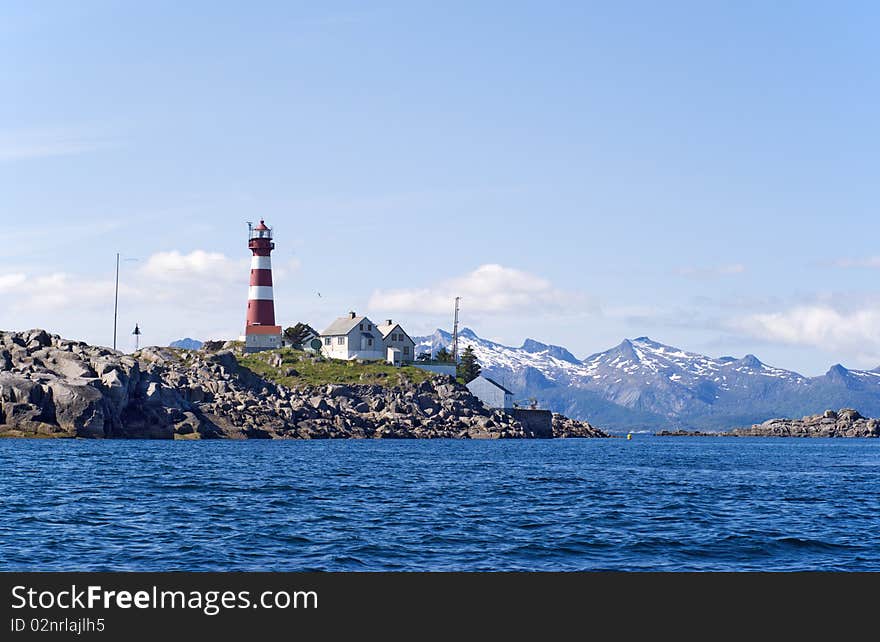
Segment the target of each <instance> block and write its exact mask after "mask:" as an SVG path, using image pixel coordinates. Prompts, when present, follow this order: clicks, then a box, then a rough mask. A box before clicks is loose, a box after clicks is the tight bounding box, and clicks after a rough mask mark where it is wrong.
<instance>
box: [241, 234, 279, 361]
mask: <svg viewBox="0 0 880 642" xmlns="http://www.w3.org/2000/svg"><path fill="white" fill-rule="evenodd" d="M248 248H249V249H250V251H251V253H252V255H253V256H252V257H251V282H250V287H249V288H248V305H247V322H246V323H245V328H244V350H245V352H257V351H259V350H274V349H278V348H280V347H281V326H277V325H275V299H274V296H273V294H272V257H271V254H272V250H274V249H275V243H273V242H272V229H271V228H269V227H267V226H266V223H265V222H263V221H262V220H260V224H259V225H257V226H254V225H252V224H251V223H248Z"/></svg>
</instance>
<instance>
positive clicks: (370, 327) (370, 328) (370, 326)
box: [367, 323, 373, 332]
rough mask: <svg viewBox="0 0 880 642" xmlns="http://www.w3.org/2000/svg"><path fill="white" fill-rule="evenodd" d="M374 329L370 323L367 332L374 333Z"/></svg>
mask: <svg viewBox="0 0 880 642" xmlns="http://www.w3.org/2000/svg"><path fill="white" fill-rule="evenodd" d="M372 329H373V326H372V325H370V324H369V323H368V324H367V331H368V332H369V331H372Z"/></svg>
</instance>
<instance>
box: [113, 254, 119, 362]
mask: <svg viewBox="0 0 880 642" xmlns="http://www.w3.org/2000/svg"><path fill="white" fill-rule="evenodd" d="M118 313H119V252H117V253H116V293H115V295H114V297H113V349H114V350H116V317H117V315H118Z"/></svg>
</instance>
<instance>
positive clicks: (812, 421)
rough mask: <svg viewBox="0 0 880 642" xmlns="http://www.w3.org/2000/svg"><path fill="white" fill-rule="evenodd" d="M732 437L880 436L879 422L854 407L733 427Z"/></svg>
mask: <svg viewBox="0 0 880 642" xmlns="http://www.w3.org/2000/svg"><path fill="white" fill-rule="evenodd" d="M730 434H731V435H733V436H735V437H880V419H868V418H867V417H862V415H860V414H859V413H858V411H856V410H853V409H852V408H843V409H842V410H838V411H834V410H826V411H825V412H824V413H822V414H821V415H810V416H808V417H803V418H802V419H770V420H768V421H765V422H764V423H762V424H755V425H753V426H751V427H748V428H734V429H733V430H731V431H730Z"/></svg>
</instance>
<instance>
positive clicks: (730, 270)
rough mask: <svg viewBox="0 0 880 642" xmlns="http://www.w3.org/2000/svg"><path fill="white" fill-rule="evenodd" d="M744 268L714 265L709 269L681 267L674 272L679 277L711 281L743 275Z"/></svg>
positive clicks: (735, 264)
mask: <svg viewBox="0 0 880 642" xmlns="http://www.w3.org/2000/svg"><path fill="white" fill-rule="evenodd" d="M745 271H746V266H745V265H743V264H742V263H730V264H727V265H714V266H709V267H681V268H678V270H676V273H677V274H678V275H679V276H686V277H690V278H697V279H711V278H716V277H721V276H733V275H736V274H743V273H744V272H745Z"/></svg>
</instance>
